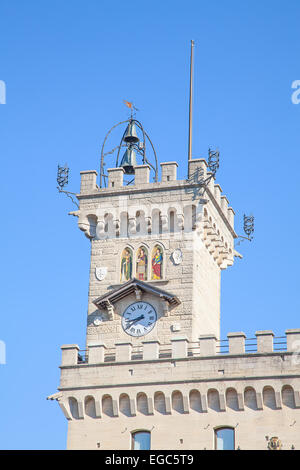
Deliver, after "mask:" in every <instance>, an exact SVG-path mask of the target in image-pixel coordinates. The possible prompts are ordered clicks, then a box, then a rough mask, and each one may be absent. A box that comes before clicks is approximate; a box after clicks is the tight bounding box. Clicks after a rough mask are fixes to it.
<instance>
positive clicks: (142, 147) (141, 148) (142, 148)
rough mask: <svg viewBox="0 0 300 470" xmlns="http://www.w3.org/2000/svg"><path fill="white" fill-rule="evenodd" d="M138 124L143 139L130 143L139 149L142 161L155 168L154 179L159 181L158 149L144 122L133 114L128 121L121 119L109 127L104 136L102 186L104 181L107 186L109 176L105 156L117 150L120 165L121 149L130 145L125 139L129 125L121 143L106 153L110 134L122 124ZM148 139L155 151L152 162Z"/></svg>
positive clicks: (117, 160)
mask: <svg viewBox="0 0 300 470" xmlns="http://www.w3.org/2000/svg"><path fill="white" fill-rule="evenodd" d="M126 123H127V124H136V126H137V127H138V128H139V129H140V131H141V134H142V136H143V140H142V141H139V143H135V144H130V145H131V147H132V148H134V150H136V151H137V153H138V154H139V155H141V157H142V162H143V165H145V164H147V165H149V166H150V168H151V169H152V170H153V172H154V181H155V182H157V181H158V162H157V156H156V151H155V148H154V146H153V144H152V141H151V139H150V137H149V135H148V134H147V132H146V131H145V129H144V128H143V126H142V124H141V122H140V121H138V120H137V119H134V118H133V116H132V115H131V117H130V118H129V119H127V120H126V121H121V122H118V123H117V124H115V125H114V126H112V127H111V129H109V131H108V132H107V134H106V136H105V138H104V141H103V145H102V149H101V160H100V188H102V187H103V183H104V186H106V179H107V177H108V175H107V173H105V166H106V164H105V161H104V157H106V156H107V155H112V154H113V153H114V152H115V151H116V150H117V157H116V163H115V165H116V167H118V166H119V163H120V162H119V157H120V151H121V148H122V147H128V144H127V143H126V142H125V141H124V137H125V134H126V129H127V126H126V128H125V131H124V133H123V135H122V138H121V141H120V144H119V145H118V146H116V147H114V148H113V149H112V150H110V151H108V152H105V153H104V148H105V144H106V141H107V139H108V137H109V135H110V134H111V132H112V131H113V130H114V129H115V128H116V127H118V126H120V125H122V124H126ZM147 140H148V142H149V143H150V146H151V148H152V151H153V155H154V162H153V163H152V162H151V161H150V159H149V158H148V157H147V154H146V141H147ZM130 183H131V181H129V182H128V183H127V184H130Z"/></svg>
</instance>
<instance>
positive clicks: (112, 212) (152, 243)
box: [74, 118, 236, 348]
mask: <svg viewBox="0 0 300 470" xmlns="http://www.w3.org/2000/svg"><path fill="white" fill-rule="evenodd" d="M137 122H138V121H137ZM139 126H140V129H141V134H142V135H143V134H144V135H146V133H145V131H144V129H143V127H142V125H141V124H140V123H139ZM123 145H125V146H126V147H127V148H126V151H125V153H124V156H123V158H122V160H121V163H120V166H117V167H115V168H110V169H108V170H107V175H104V173H102V176H103V177H104V179H105V183H106V186H105V187H98V186H97V183H96V177H97V174H96V172H95V171H83V172H81V191H80V194H78V196H77V197H78V200H79V202H80V209H79V211H77V212H76V214H74V215H76V216H77V217H78V226H79V228H80V229H81V230H82V231H83V232H84V234H85V235H86V236H87V237H88V238H89V239H90V241H91V245H92V249H91V264H90V287H89V299H88V321H87V340H86V346H87V347H88V345H89V344H90V343H92V342H99V341H103V342H104V343H105V345H106V347H108V348H113V347H114V345H115V343H116V340H117V341H120V342H123V343H126V342H130V343H132V346H133V347H138V346H141V344H142V342H143V341H158V342H159V343H161V344H170V341H171V338H173V337H174V334H175V335H179V336H183V337H185V338H186V339H187V340H188V341H197V340H198V338H199V336H200V335H208V334H212V335H214V336H215V337H216V338H217V339H219V336H220V280H221V271H222V270H223V269H226V268H227V267H228V266H230V265H231V264H232V263H233V253H234V248H233V242H234V238H235V237H236V235H235V232H234V228H233V216H234V212H233V209H232V208H231V207H229V206H228V200H227V198H226V196H224V195H222V191H221V188H220V186H219V185H218V184H215V181H214V178H213V176H212V174H211V173H210V172H209V171H208V168H207V163H206V161H205V160H204V159H194V160H189V167H188V178H187V179H186V180H178V179H177V167H178V164H177V163H176V162H174V161H171V162H164V163H161V164H160V166H161V181H156V177H157V170H156V168H155V164H154V165H152V163H151V161H148V160H147V159H146V157H145V154H144V153H143V152H140V149H143V150H144V149H145V143H144V142H141V141H140V140H139V137H138V136H137V132H136V125H135V121H134V120H133V119H132V118H131V119H130V120H129V123H128V125H127V127H126V129H125V132H124V134H123V138H122V140H121V144H120V148H122V146H123ZM120 148H119V150H120ZM135 151H138V152H139V154H140V155H141V159H142V162H141V164H137V163H136V156H135ZM117 164H118V157H117ZM101 171H102V170H101ZM151 174H153V175H154V176H153V179H154V182H151V181H150V176H151ZM128 177H129V178H130V183H128V180H127V181H126V178H127V179H128ZM132 180H133V181H132ZM147 306H148V307H147ZM149 309H150V310H151V312H152V314H151V315H150V313H149ZM139 317H141V318H140V319H139Z"/></svg>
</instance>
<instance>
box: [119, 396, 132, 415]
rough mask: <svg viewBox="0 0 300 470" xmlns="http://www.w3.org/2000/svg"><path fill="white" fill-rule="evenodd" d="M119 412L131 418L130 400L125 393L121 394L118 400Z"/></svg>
mask: <svg viewBox="0 0 300 470" xmlns="http://www.w3.org/2000/svg"><path fill="white" fill-rule="evenodd" d="M119 410H120V413H122V414H123V415H125V416H131V411H130V400H129V396H128V395H127V393H122V394H121V395H120V398H119Z"/></svg>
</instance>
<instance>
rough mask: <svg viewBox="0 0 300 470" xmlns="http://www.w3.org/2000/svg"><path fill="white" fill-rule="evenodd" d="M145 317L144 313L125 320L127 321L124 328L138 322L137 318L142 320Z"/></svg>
mask: <svg viewBox="0 0 300 470" xmlns="http://www.w3.org/2000/svg"><path fill="white" fill-rule="evenodd" d="M144 318H145V317H144V315H141V316H139V317H137V318H134V319H133V320H125V321H126V323H129V325H128V326H126V328H125V330H127V328H129V327H130V326H132V325H133V324H134V323H136V322H138V321H139V320H143V319H144Z"/></svg>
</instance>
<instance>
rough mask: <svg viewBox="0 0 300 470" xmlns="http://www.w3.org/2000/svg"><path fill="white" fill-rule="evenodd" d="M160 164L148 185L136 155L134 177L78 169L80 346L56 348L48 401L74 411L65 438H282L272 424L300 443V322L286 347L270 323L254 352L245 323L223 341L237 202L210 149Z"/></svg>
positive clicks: (255, 441)
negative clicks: (83, 289) (84, 300)
mask: <svg viewBox="0 0 300 470" xmlns="http://www.w3.org/2000/svg"><path fill="white" fill-rule="evenodd" d="M126 158H127V157H126ZM125 160H126V159H125ZM125 160H124V158H123V160H122V162H123V163H124V161H125ZM126 161H127V160H126ZM160 166H161V179H160V181H155V182H152V181H151V182H150V172H151V167H150V166H149V165H148V164H147V163H144V164H142V165H137V164H135V165H133V166H132V171H133V173H134V182H133V184H130V185H126V184H124V174H125V173H126V171H127V169H126V166H125V164H124V165H122V166H119V167H116V168H111V169H109V170H108V178H107V185H106V187H104V188H103V187H101V188H100V187H98V186H97V172H96V171H82V172H81V188H80V194H78V195H77V198H78V200H79V203H80V209H79V210H78V211H77V212H75V213H74V215H76V216H77V217H78V226H79V228H80V230H82V231H83V232H84V234H85V235H86V236H87V237H88V238H89V239H90V242H91V263H90V283H89V298H88V315H87V326H86V345H85V350H84V351H80V350H79V347H78V346H77V345H76V344H67V345H64V346H62V363H61V381H60V386H59V392H58V393H57V394H55V395H52V396H50V397H49V398H50V399H56V400H57V401H58V402H59V405H60V406H61V409H62V410H63V412H64V414H65V416H66V418H67V419H68V423H69V427H68V448H70V449H78V448H80V449H97V448H99V449H138V448H151V449H203V448H207V449H213V448H220V446H221V447H222V446H223V447H225V448H237V447H241V448H242V449H246V448H266V445H267V444H268V442H269V441H268V442H267V443H266V439H265V436H269V437H270V438H272V437H275V438H276V439H277V441H276V439H275V440H274V442H275V444H274V446H275V447H276V446H279V445H282V443H281V440H280V439H279V438H278V434H280V438H281V439H282V438H283V439H284V440H285V445H286V446H290V447H291V446H292V445H297V442H296V441H297V440H298V445H300V441H299V435H300V433H299V426H300V420H299V419H298V421H299V423H296V424H294V425H293V426H295V427H294V429H293V427H292V425H291V423H292V421H293V420H294V417H295V413H297V416H298V413H299V410H298V409H297V408H299V407H300V397H299V384H300V382H299V366H298V364H297V361H295V360H294V359H295V357H294V354H293V348H294V345H295V341H296V340H297V338H298V337H300V336H299V334H300V330H287V332H286V336H285V337H284V340H283V341H281V342H280V343H284V346H283V347H282V348H279V349H281V350H280V351H277V349H276V348H274V347H273V343H276V341H274V338H273V336H274V335H273V333H272V332H271V331H263V332H262V331H258V332H256V337H255V339H252V342H255V348H254V349H252V352H251V353H249V352H247V351H246V349H247V340H246V338H245V335H244V333H243V332H237V333H229V334H228V340H227V343H226V345H227V349H226V348H225V350H224V349H223V350H222V347H221V345H222V343H221V342H220V282H221V271H222V270H223V269H226V268H227V267H228V266H231V265H232V264H233V261H234V255H235V254H236V252H235V251H234V239H235V238H236V234H235V232H234V211H233V209H232V208H231V207H229V203H228V199H227V197H226V196H225V195H222V190H221V188H220V186H219V185H218V184H216V183H215V180H214V178H213V177H212V175H211V174H210V172H209V171H208V168H207V163H206V161H205V160H204V159H194V160H190V161H189V167H188V177H187V179H184V180H178V179H177V167H178V164H177V163H176V162H174V161H171V162H165V163H161V164H160ZM204 186H205V188H204ZM204 189H205V190H204ZM223 344H224V343H223ZM226 345H225V346H226ZM245 345H246V346H245ZM237 423H238V425H239V427H238V428H237ZM289 425H290V426H289ZM249 427H250V428H251V427H252V428H253V435H251V433H250V435H249ZM296 427H297V428H298V437H297V438H296ZM270 442H271V441H270ZM272 442H273V441H272ZM278 442H279V444H278ZM270 445H271V444H270ZM218 446H219V447H218Z"/></svg>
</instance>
